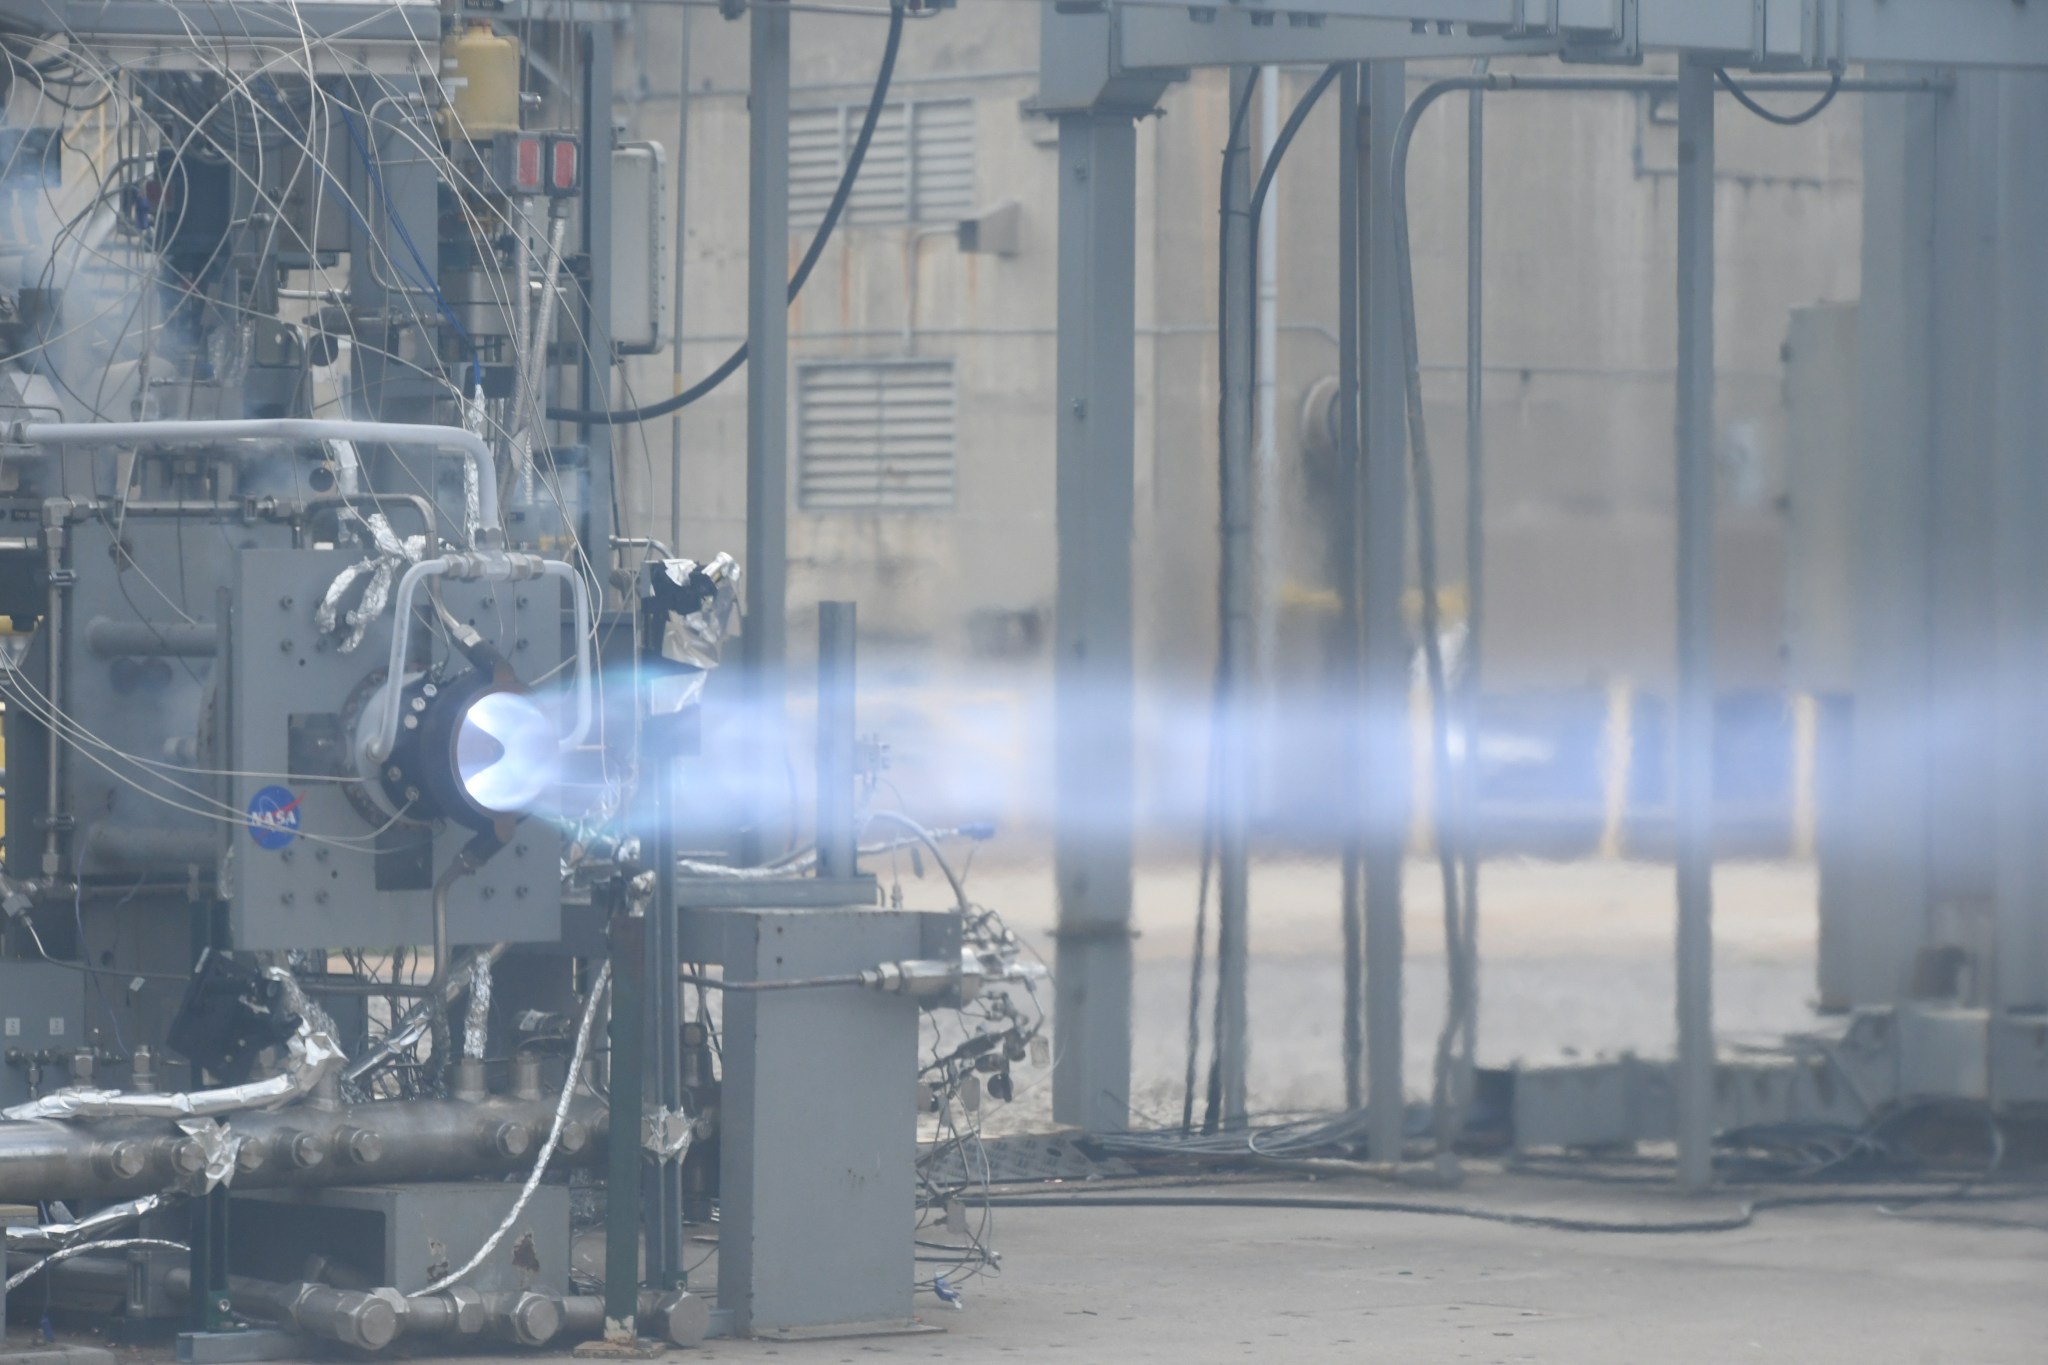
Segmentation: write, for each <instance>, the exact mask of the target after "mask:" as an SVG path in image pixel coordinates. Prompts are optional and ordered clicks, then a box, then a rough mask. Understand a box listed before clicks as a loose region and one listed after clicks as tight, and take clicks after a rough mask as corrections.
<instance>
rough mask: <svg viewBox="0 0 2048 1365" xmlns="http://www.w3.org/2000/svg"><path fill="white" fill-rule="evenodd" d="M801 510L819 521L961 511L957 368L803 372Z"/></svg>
mask: <svg viewBox="0 0 2048 1365" xmlns="http://www.w3.org/2000/svg"><path fill="white" fill-rule="evenodd" d="M796 392H797V397H796V401H797V504H798V505H799V506H800V507H802V508H803V509H804V510H806V511H812V512H852V511H859V512H872V511H915V510H921V509H926V508H934V507H951V506H952V505H953V469H954V436H953V414H954V393H953V362H952V361H950V360H896V361H828V362H812V363H808V364H803V365H800V366H798V368H797V390H796Z"/></svg>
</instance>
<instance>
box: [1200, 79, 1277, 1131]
mask: <svg viewBox="0 0 2048 1365" xmlns="http://www.w3.org/2000/svg"><path fill="white" fill-rule="evenodd" d="M1258 88H1259V71H1258V69H1257V68H1254V69H1253V71H1252V75H1251V79H1250V80H1248V81H1246V82H1245V87H1244V93H1243V94H1242V95H1240V96H1239V97H1238V101H1237V108H1236V109H1234V110H1232V111H1231V115H1230V132H1229V133H1228V134H1227V135H1226V136H1225V137H1224V139H1223V172H1222V177H1221V179H1220V181H1219V182H1218V186H1217V191H1216V218H1217V227H1216V243H1217V249H1216V372H1217V374H1218V375H1219V376H1220V375H1221V374H1222V373H1223V369H1224V366H1225V365H1227V364H1228V363H1229V361H1228V356H1229V354H1230V309H1229V308H1228V307H1227V306H1226V304H1225V295H1226V294H1227V293H1228V292H1229V282H1230V237H1231V231H1230V174H1231V171H1232V169H1233V168H1234V167H1235V165H1236V162H1237V158H1238V157H1239V156H1240V155H1242V154H1244V153H1245V152H1247V151H1248V150H1249V148H1244V147H1240V146H1238V139H1239V138H1240V137H1242V136H1243V135H1244V126H1245V120H1246V119H1247V118H1248V117H1249V116H1250V114H1251V108H1252V96H1253V95H1254V94H1256V93H1257V92H1258ZM1227 421H1228V409H1227V408H1226V407H1225V404H1224V400H1223V397H1222V392H1221V386H1220V385H1219V390H1218V394H1217V399H1216V449H1217V451H1218V453H1219V455H1220V453H1221V452H1222V451H1223V450H1224V449H1226V448H1227V446H1228V444H1229V440H1230V434H1229V431H1228V428H1227V426H1226V423H1227ZM1218 596H1219V597H1220V596H1221V586H1220V585H1219V586H1218ZM1225 681H1226V674H1225V672H1224V668H1223V659H1222V655H1221V653H1220V650H1219V653H1218V656H1217V660H1216V676H1215V681H1214V684H1213V689H1212V690H1213V696H1212V699H1211V701H1210V704H1209V705H1210V717H1211V718H1210V741H1209V761H1208V765H1207V773H1206V779H1207V781H1206V786H1205V796H1204V808H1203V817H1202V873H1201V886H1200V888H1199V889H1198V890H1197V892H1196V893H1195V952H1194V960H1193V962H1192V964H1191V966H1190V967H1189V971H1188V1047H1187V1076H1186V1080H1185V1083H1184V1087H1183V1090H1182V1094H1181V1127H1182V1129H1183V1130H1184V1131H1185V1130H1188V1129H1191V1128H1193V1126H1194V1116H1195V1067H1196V1061H1197V1057H1198V1054H1199V1053H1200V1052H1201V1048H1202V1024H1201V1018H1202V968H1203V962H1204V958H1205V957H1206V956H1207V953H1208V941H1209V872H1210V869H1211V867H1212V866H1213V864H1214V863H1215V858H1216V801H1217V790H1216V784H1217V782H1218V781H1219V780H1220V773H1219V769H1218V767H1217V762H1216V754H1217V744H1216V740H1215V728H1216V720H1215V717H1216V716H1217V715H1219V714H1221V711H1222V708H1223V704H1224V685H1225ZM1216 1104H1217V1101H1216V1100H1215V1099H1213V1098H1212V1099H1211V1100H1210V1102H1209V1105H1208V1117H1207V1118H1206V1119H1205V1121H1204V1127H1205V1128H1206V1127H1208V1126H1209V1124H1212V1123H1214V1122H1215V1114H1216Z"/></svg>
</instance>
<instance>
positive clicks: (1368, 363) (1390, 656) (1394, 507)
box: [1359, 62, 1413, 1161]
mask: <svg viewBox="0 0 2048 1365" xmlns="http://www.w3.org/2000/svg"><path fill="white" fill-rule="evenodd" d="M1404 79H1405V71H1404V64H1403V63H1401V62H1373V63H1371V64H1370V65H1368V66H1367V68H1366V77H1365V91H1364V105H1363V110H1362V114H1363V117H1362V123H1361V131H1360V134H1359V142H1360V145H1361V147H1362V149H1363V151H1364V155H1365V163H1366V171H1365V207H1364V211H1363V213H1362V214H1361V215H1360V226H1361V227H1362V228H1363V230H1364V234H1365V242H1364V248H1363V263H1364V281H1363V290H1362V293H1363V298H1362V300H1361V302H1360V304H1359V316H1360V318H1361V319H1362V329H1361V340H1362V345H1361V348H1360V365H1361V377H1360V380H1359V385H1360V392H1361V395H1362V400H1361V401H1362V410H1363V414H1364V416H1363V427H1362V430H1363V437H1364V458H1363V465H1362V477H1361V479H1360V483H1359V487H1360V494H1361V503H1362V505H1361V507H1360V510H1359V522H1360V525H1361V527H1362V528H1363V548H1362V555H1361V558H1362V563H1361V568H1362V570H1363V573H1364V583H1363V591H1362V595H1361V598H1360V613H1359V619H1360V627H1361V630H1362V632H1363V638H1364V647H1363V650H1362V655H1361V663H1360V683H1359V703H1360V706H1361V707H1362V710H1363V732H1364V733H1363V740H1364V742H1363V745H1362V758H1361V762H1360V764H1359V767H1360V776H1361V780H1362V781H1363V782H1364V784H1365V838H1364V848H1363V865H1364V883H1365V970H1366V980H1365V1011H1366V1018H1365V1032H1366V1054H1367V1060H1366V1080H1367V1086H1366V1104H1367V1107H1368V1109H1369V1110H1370V1111H1371V1114H1372V1120H1371V1127H1370V1134H1369V1137H1370V1142H1371V1150H1372V1156H1373V1159H1374V1160H1376V1161H1393V1160H1397V1159H1399V1157H1400V1155H1401V1144H1402V1135H1403V1125H1404V1117H1405V1108H1406V1103H1407V1097H1406V1092H1405V1090H1404V1087H1403V1084H1402V1078H1401V1012H1402V1011H1401V1004H1402V1001H1401V966H1402V958H1403V955H1404V954H1405V952H1406V946H1405V943H1404V935H1403V932H1402V923H1401V863H1402V860H1403V858H1404V856H1405V854H1406V850H1407V841H1408V813H1409V807H1410V803H1411V801H1412V799H1413V796H1412V793H1411V792H1410V790H1409V775H1410V773H1411V771H1412V769H1411V767H1410V763H1409V734H1408V677H1409V643H1408V630H1407V627H1406V626H1405V625H1404V623H1403V622H1402V619H1401V596H1402V592H1403V590H1404V589H1405V588H1406V586H1407V571H1408V554H1407V521H1408V512H1407V509H1408V464H1407V432H1408V427H1407V418H1406V416H1405V412H1404V406H1405V402H1406V399H1405V387H1406V377H1405V366H1406V363H1407V362H1406V359H1405V357H1404V354H1403V348H1402V345H1401V322H1400V309H1399V308H1398V306H1397V304H1396V300H1397V299H1398V298H1399V294H1398V287H1399V286H1398V281H1397V264H1396V254H1395V251H1394V223H1393V217H1394V208H1393V199H1392V189H1393V177H1394V141H1395V134H1396V132H1397V130H1398V128H1399V126H1400V123H1401V115H1402V112H1403V110H1404V108H1405V107H1406V90H1405V87H1404V84H1403V82H1404Z"/></svg>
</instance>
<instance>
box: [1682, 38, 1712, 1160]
mask: <svg viewBox="0 0 2048 1365" xmlns="http://www.w3.org/2000/svg"><path fill="white" fill-rule="evenodd" d="M1676 436H1677V446H1678V582H1677V591H1678V704H1677V707H1676V712H1677V714H1676V717H1675V720H1676V730H1677V745H1676V748H1677V764H1676V770H1677V771H1676V781H1675V784H1674V785H1675V787H1676V797H1677V807H1678V811H1677V814H1678V819H1677V836H1678V857H1677V862H1678V963H1677V971H1678V988H1677V997H1678V1067H1677V1073H1676V1080H1677V1090H1678V1096H1677V1099H1678V1183H1679V1185H1680V1186H1681V1187H1682V1188H1684V1189H1687V1190H1695V1191H1696V1190H1703V1189H1705V1188H1706V1187H1707V1186H1708V1185H1710V1184H1712V1183H1713V1178H1714V1147H1713V1139H1714V1003H1713V985H1714V940H1713V916H1714V899H1713V897H1714V890H1713V875H1714V832H1713V826H1714V69H1713V67H1712V66H1711V65H1710V64H1708V63H1707V62H1706V61H1704V60H1702V59H1700V58H1698V57H1691V56H1688V57H1684V58H1681V59H1680V62H1679V68H1678V429H1677V433H1676Z"/></svg>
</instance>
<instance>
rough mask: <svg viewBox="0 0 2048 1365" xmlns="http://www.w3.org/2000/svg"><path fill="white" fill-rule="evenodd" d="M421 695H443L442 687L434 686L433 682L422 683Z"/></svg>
mask: <svg viewBox="0 0 2048 1365" xmlns="http://www.w3.org/2000/svg"><path fill="white" fill-rule="evenodd" d="M420 695H421V696H424V697H438V696H440V695H441V689H440V688H438V687H436V686H434V685H433V684H432V683H421V684H420Z"/></svg>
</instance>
